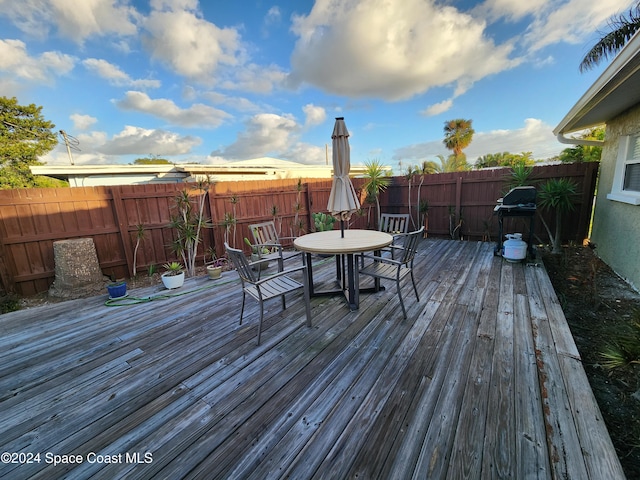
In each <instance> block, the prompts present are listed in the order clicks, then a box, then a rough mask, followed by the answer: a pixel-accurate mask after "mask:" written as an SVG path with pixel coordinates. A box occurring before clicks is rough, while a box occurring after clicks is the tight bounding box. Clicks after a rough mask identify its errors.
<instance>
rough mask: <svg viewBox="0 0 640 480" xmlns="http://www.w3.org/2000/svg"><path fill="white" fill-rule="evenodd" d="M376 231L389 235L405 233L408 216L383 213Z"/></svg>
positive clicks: (407, 226) (405, 214) (406, 214)
mask: <svg viewBox="0 0 640 480" xmlns="http://www.w3.org/2000/svg"><path fill="white" fill-rule="evenodd" d="M378 230H380V231H381V232H385V233H391V234H398V233H407V232H408V231H409V214H408V213H383V214H382V215H380V227H379V228H378Z"/></svg>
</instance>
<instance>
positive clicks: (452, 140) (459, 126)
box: [442, 118, 475, 157]
mask: <svg viewBox="0 0 640 480" xmlns="http://www.w3.org/2000/svg"><path fill="white" fill-rule="evenodd" d="M472 121H473V120H464V119H462V118H456V119H455V120H447V121H446V122H444V140H443V141H442V143H444V146H445V147H447V149H448V150H451V151H452V152H453V154H454V155H455V156H456V157H459V156H460V155H462V150H464V149H465V148H467V147H468V146H469V144H470V143H471V140H472V139H473V134H474V133H475V130H474V129H473V128H471V122H472Z"/></svg>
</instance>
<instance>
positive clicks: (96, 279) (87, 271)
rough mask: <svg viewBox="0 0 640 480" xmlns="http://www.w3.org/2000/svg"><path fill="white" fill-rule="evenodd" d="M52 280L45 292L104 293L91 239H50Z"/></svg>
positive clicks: (67, 294)
mask: <svg viewBox="0 0 640 480" xmlns="http://www.w3.org/2000/svg"><path fill="white" fill-rule="evenodd" d="M53 257H54V261H55V274H56V276H55V280H54V281H53V284H52V285H51V288H50V289H49V295H51V296H53V297H61V298H79V297H83V296H87V295H91V294H98V293H101V292H102V293H104V288H105V282H104V276H103V275H102V270H101V269H100V264H99V263H98V254H97V253H96V246H95V245H94V243H93V239H92V238H76V239H72V240H59V241H56V242H53Z"/></svg>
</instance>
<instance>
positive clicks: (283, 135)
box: [211, 113, 300, 160]
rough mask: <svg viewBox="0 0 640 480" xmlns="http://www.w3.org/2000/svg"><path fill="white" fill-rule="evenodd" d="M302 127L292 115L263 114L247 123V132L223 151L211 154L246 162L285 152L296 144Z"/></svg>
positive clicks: (242, 133) (243, 132)
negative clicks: (246, 160)
mask: <svg viewBox="0 0 640 480" xmlns="http://www.w3.org/2000/svg"><path fill="white" fill-rule="evenodd" d="M299 132H300V126H299V125H298V123H297V122H296V121H295V119H294V118H293V116H291V115H284V116H283V115H276V114H273V113H261V114H258V115H254V116H253V117H251V119H249V120H248V121H247V122H246V125H245V130H244V131H242V132H240V133H238V136H237V139H236V141H235V142H233V143H232V144H230V145H228V146H227V147H225V148H224V149H222V150H216V151H214V152H212V153H211V155H212V156H221V157H225V158H228V159H235V160H245V159H250V158H258V157H267V156H269V155H270V154H272V153H274V152H277V153H280V152H284V151H286V150H287V149H289V148H290V146H291V145H293V144H294V142H295V139H296V138H297V135H298V134H299Z"/></svg>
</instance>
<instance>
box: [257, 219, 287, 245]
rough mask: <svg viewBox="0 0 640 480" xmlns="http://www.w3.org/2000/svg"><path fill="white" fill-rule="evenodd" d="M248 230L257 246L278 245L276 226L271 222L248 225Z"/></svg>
mask: <svg viewBox="0 0 640 480" xmlns="http://www.w3.org/2000/svg"><path fill="white" fill-rule="evenodd" d="M249 230H250V231H251V235H253V240H254V242H255V243H256V244H258V245H278V244H279V243H280V240H279V239H278V232H277V231H276V224H275V223H274V222H273V221H269V222H263V223H254V224H252V225H249Z"/></svg>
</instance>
